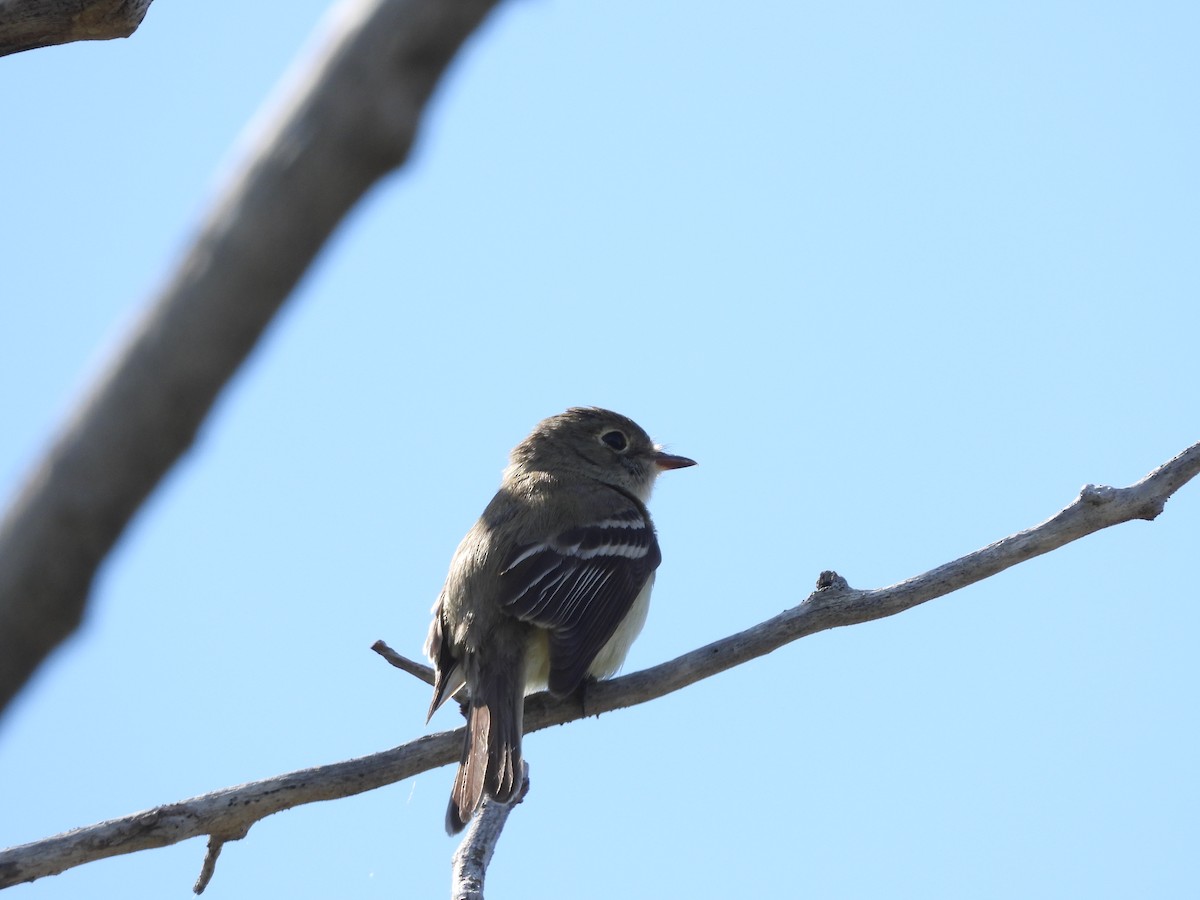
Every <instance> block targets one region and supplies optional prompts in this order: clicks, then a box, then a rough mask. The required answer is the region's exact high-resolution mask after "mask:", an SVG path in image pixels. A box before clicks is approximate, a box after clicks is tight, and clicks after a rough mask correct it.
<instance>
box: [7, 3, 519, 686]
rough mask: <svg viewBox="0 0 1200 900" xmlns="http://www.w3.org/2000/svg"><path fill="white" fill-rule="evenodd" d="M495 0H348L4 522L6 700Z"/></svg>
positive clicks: (61, 628)
mask: <svg viewBox="0 0 1200 900" xmlns="http://www.w3.org/2000/svg"><path fill="white" fill-rule="evenodd" d="M494 3H495V0H344V2H343V3H342V4H340V5H339V7H338V8H335V9H334V10H333V11H332V13H331V15H330V16H329V18H328V22H329V23H330V24H329V25H328V29H329V30H328V33H327V35H326V39H325V41H324V45H323V49H322V51H321V52H320V54H319V55H318V58H317V59H316V61H315V63H314V64H313V65H312V67H311V68H309V69H307V70H305V71H304V72H302V73H300V74H299V75H298V76H291V77H286V78H285V80H284V83H285V84H288V85H291V86H292V87H291V89H290V93H289V94H288V95H286V96H284V97H282V98H281V99H280V102H279V103H278V104H276V106H275V107H274V108H273V109H272V110H270V111H269V112H268V113H267V114H266V115H264V116H263V119H262V121H261V122H260V123H259V124H258V127H257V129H256V131H257V133H258V134H259V135H260V139H259V140H258V142H257V143H256V145H255V147H254V148H253V149H252V150H251V151H250V153H249V156H248V158H246V159H245V160H243V161H242V163H241V164H240V166H238V167H237V168H236V170H235V171H234V173H233V176H232V178H231V179H230V181H229V182H228V184H227V185H226V186H225V187H224V189H223V190H221V191H220V192H219V194H218V196H217V197H216V198H215V200H214V202H213V204H212V206H211V208H210V210H209V211H208V213H207V215H206V216H205V218H204V221H203V222H202V223H201V225H200V228H199V231H198V233H197V234H196V236H195V238H194V239H193V241H192V243H191V247H190V249H189V250H188V251H187V253H186V254H185V255H184V256H183V258H182V260H181V262H180V264H179V266H178V268H177V269H176V270H175V271H174V273H173V274H172V275H171V277H170V279H169V281H168V283H167V284H166V287H165V288H164V289H163V290H162V292H161V294H160V295H159V296H158V297H156V298H154V300H153V302H152V303H151V304H150V306H149V308H148V309H147V311H146V312H145V314H144V315H143V316H142V319H141V321H140V322H139V323H138V324H137V325H136V326H135V328H134V329H133V331H132V333H131V334H130V335H129V336H128V338H127V339H126V340H125V342H124V346H122V347H121V349H120V350H119V351H118V352H117V354H116V355H115V357H114V358H113V360H112V361H111V362H110V364H109V365H108V367H107V369H106V371H105V372H104V373H103V374H102V376H101V377H100V378H99V380H98V382H97V384H96V385H95V386H94V388H93V389H92V390H91V392H90V394H89V395H88V396H86V397H85V398H84V399H83V400H82V402H81V403H80V405H79V407H78V408H77V409H76V410H75V411H74V412H73V413H72V414H71V415H70V416H69V417H68V419H67V421H66V422H65V423H64V424H63V426H62V427H61V430H60V432H59V434H58V436H57V437H56V438H55V440H54V441H53V444H52V446H51V447H50V449H49V450H48V451H47V453H46V454H45V457H44V458H43V459H42V460H41V461H40V462H39V463H37V464H36V465H35V467H34V469H33V471H32V472H31V473H30V474H29V476H28V478H27V479H26V480H25V483H24V485H23V487H22V489H21V490H20V492H19V493H18V495H17V497H16V499H15V501H14V503H13V505H12V507H11V508H10V509H9V511H8V513H7V514H6V515H5V517H4V519H3V521H2V522H0V709H2V708H3V707H4V706H6V705H7V704H8V702H9V700H11V698H12V697H13V696H14V695H15V694H16V692H17V691H18V690H19V689H20V687H21V686H22V685H23V684H24V683H25V681H26V680H27V679H28V678H29V676H30V675H31V674H32V673H33V671H34V670H35V669H36V668H37V666H38V665H39V664H40V663H41V661H42V659H44V658H45V656H46V655H47V654H48V653H49V652H50V651H51V650H53V649H54V647H55V646H57V645H58V644H59V642H61V641H62V640H63V639H64V638H65V637H66V636H67V635H69V634H70V633H71V632H72V631H73V630H74V629H75V627H76V625H77V624H78V622H79V619H80V616H81V615H82V612H83V608H84V603H85V601H86V598H87V594H88V591H89V589H90V587H91V583H92V579H93V577H94V576H95V574H96V570H97V568H98V567H99V565H100V563H101V561H102V560H103V559H104V557H105V555H106V554H107V553H108V551H109V549H110V548H111V547H112V546H113V544H114V543H115V542H116V540H117V538H118V537H119V536H120V535H121V532H122V531H123V530H124V528H125V526H126V524H127V523H128V522H129V520H130V519H131V518H132V516H133V515H134V513H136V512H137V510H138V507H139V506H140V505H141V503H142V501H143V500H144V499H145V498H146V496H147V495H148V494H149V493H150V492H151V491H152V490H153V489H154V487H155V486H156V485H157V484H158V482H159V481H160V480H161V479H162V477H163V476H164V475H165V474H166V472H167V471H168V470H169V469H170V468H171V466H172V465H174V463H175V462H176V461H177V460H178V459H179V458H180V456H181V455H182V454H183V453H184V452H185V451H186V450H187V449H188V447H189V446H190V445H191V443H192V440H193V438H194V437H195V434H196V431H197V429H198V428H199V427H200V424H201V422H202V421H203V420H204V418H205V416H206V415H207V413H208V411H209V409H210V407H211V406H212V404H213V402H214V401H215V400H216V397H217V395H218V393H219V392H220V391H221V389H222V388H223V387H224V386H225V384H226V382H227V381H228V380H229V379H230V378H231V377H232V375H233V374H234V372H235V371H236V370H237V368H238V366H240V365H241V363H242V361H243V360H244V359H245V358H246V356H247V354H249V353H250V351H251V350H252V349H253V348H254V345H255V342H256V341H257V340H258V338H259V337H260V335H261V334H262V332H263V330H264V329H265V328H266V326H267V325H268V323H269V322H270V321H271V318H272V316H274V315H275V313H276V312H277V311H278V310H279V308H280V306H281V305H282V304H283V301H284V300H285V299H286V298H287V296H288V294H289V292H290V291H291V290H292V288H293V287H294V286H295V284H296V282H297V281H298V280H299V279H300V277H301V275H303V274H304V271H305V270H306V269H307V268H308V266H309V264H310V263H311V262H312V260H313V257H314V256H315V255H316V253H317V251H318V250H319V249H320V248H321V245H322V244H323V243H324V241H325V239H326V238H328V237H329V235H330V233H331V232H332V231H333V229H334V228H335V227H336V226H337V224H338V223H339V222H340V221H341V219H342V217H343V216H344V215H345V214H346V212H347V211H348V210H349V209H350V207H351V206H353V204H354V203H355V202H356V201H357V200H358V199H359V198H360V197H361V196H362V195H363V194H364V193H365V192H366V190H367V189H368V188H369V187H370V186H371V185H372V184H373V183H374V182H375V181H376V180H378V179H379V178H380V177H381V176H382V175H384V174H386V173H387V172H389V171H390V170H392V169H394V168H395V167H397V166H398V165H400V164H401V163H402V162H403V161H404V159H405V157H406V156H407V155H408V152H409V149H410V147H411V146H412V143H413V138H414V136H415V134H416V131H417V127H418V125H419V123H420V118H421V114H422V111H423V109H424V107H425V104H426V101H427V100H428V99H429V96H430V94H431V93H432V91H433V89H434V87H435V86H436V84H437V82H438V79H439V78H440V76H441V74H442V72H443V71H444V70H445V68H446V66H447V65H448V64H449V62H450V60H451V58H452V57H453V56H454V54H455V52H456V51H457V50H458V48H459V46H460V45H461V44H462V42H463V41H464V40H465V39H466V38H467V36H468V35H469V34H470V33H471V32H472V30H473V29H474V28H475V27H476V26H477V25H478V24H479V23H480V21H481V20H482V19H483V18H484V17H485V16H486V14H487V13H488V11H489V10H490V9H491V8H492V6H493V5H494Z"/></svg>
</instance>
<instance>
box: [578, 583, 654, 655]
mask: <svg viewBox="0 0 1200 900" xmlns="http://www.w3.org/2000/svg"><path fill="white" fill-rule="evenodd" d="M654 574H655V573H653V572H651V573H650V577H649V578H648V579H647V580H646V584H645V586H644V587H643V588H642V590H641V593H639V594H638V595H637V599H635V600H634V601H633V606H631V607H630V608H629V612H628V613H626V615H625V618H624V619H622V620H621V622H620V624H619V625H617V630H616V631H614V632H613V636H612V637H610V638H609V639H608V642H607V643H606V644H605V645H604V646H603V647H601V648H600V652H599V653H597V654H596V658H595V659H594V660H592V664H591V666H589V667H588V674H589V675H591V676H592V677H593V678H608V677H609V676H610V675H614V674H616V672H617V670H618V669H620V668H621V666H622V665H624V664H625V657H626V656H627V655H628V654H629V648H630V647H632V646H633V642H634V641H635V640H636V639H637V636H638V635H639V634H641V633H642V626H643V625H645V624H646V614H647V613H648V612H649V611H650V591H651V589H653V587H654Z"/></svg>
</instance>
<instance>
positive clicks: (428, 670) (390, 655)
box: [371, 641, 433, 687]
mask: <svg viewBox="0 0 1200 900" xmlns="http://www.w3.org/2000/svg"><path fill="white" fill-rule="evenodd" d="M371 649H372V650H374V651H375V652H376V653H378V654H379V655H380V656H382V657H383V658H384V659H386V660H387V661H388V662H389V663H391V664H392V665H393V666H395V667H396V668H397V669H400V670H401V671H404V672H407V673H408V674H409V675H412V676H413V677H414V678H419V679H420V680H421V681H423V682H425V683H426V684H427V685H429V686H430V687H433V668H432V667H430V666H427V665H425V664H424V663H419V662H416V661H415V660H411V659H409V658H408V657H407V656H401V655H400V654H399V653H397V652H396V651H395V650H393V649H392V648H391V647H389V646H388V645H387V644H385V643H384V642H383V641H376V642H375V643H373V644H372V645H371Z"/></svg>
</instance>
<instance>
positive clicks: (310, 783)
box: [0, 443, 1200, 888]
mask: <svg viewBox="0 0 1200 900" xmlns="http://www.w3.org/2000/svg"><path fill="white" fill-rule="evenodd" d="M1198 473H1200V443H1197V444H1194V445H1192V446H1191V447H1189V448H1188V449H1187V450H1185V451H1184V452H1182V453H1180V454H1179V455H1178V456H1176V457H1175V458H1174V459H1172V460H1170V461H1169V462H1167V463H1164V464H1163V465H1161V466H1159V467H1158V468H1157V469H1155V470H1154V471H1153V472H1151V473H1150V474H1149V475H1147V476H1146V477H1145V478H1143V479H1142V480H1141V481H1139V482H1137V483H1136V484H1134V485H1131V486H1130V487H1126V488H1111V487H1097V486H1095V485H1086V486H1085V487H1084V488H1083V490H1082V491H1080V493H1079V496H1078V497H1077V498H1076V499H1075V500H1074V501H1073V502H1072V503H1071V504H1070V505H1068V506H1067V507H1066V508H1065V509H1063V510H1061V511H1060V512H1058V513H1056V514H1055V515H1053V516H1051V517H1050V518H1049V519H1047V520H1046V521H1045V522H1043V523H1041V524H1040V525H1037V526H1034V527H1033V528H1030V529H1028V530H1026V531H1022V532H1019V533H1017V534H1014V535H1011V536H1009V537H1006V538H1003V539H1002V540H999V541H996V542H995V543H994V544H989V545H988V546H986V547H984V548H983V549H981V550H976V551H975V552H974V553H969V554H967V555H966V556H964V557H961V558H960V559H957V560H955V561H954V562H950V563H947V564H945V565H943V566H939V567H938V568H936V569H932V570H930V571H929V572H926V573H925V574H923V575H918V576H916V577H915V578H910V579H908V580H907V581H902V582H900V583H898V584H894V585H892V586H890V587H886V588H879V589H876V590H855V589H852V588H850V587H849V586H848V585H847V584H846V582H845V581H844V580H843V579H842V578H840V577H839V576H837V575H836V574H835V573H833V572H823V573H821V578H820V580H819V581H818V584H817V589H816V590H815V591H813V593H812V594H810V595H809V597H808V598H807V599H806V600H805V601H804V602H803V603H801V604H800V605H799V606H796V607H794V608H792V609H789V610H787V611H786V612H783V613H781V614H780V615H778V616H775V617H774V618H772V619H768V620H767V621H766V622H763V623H762V624H760V625H756V626H754V627H753V628H749V629H747V630H746V631H743V632H740V633H738V634H735V635H731V636H730V637H727V638H724V639H722V640H719V641H716V642H714V643H712V644H709V645H708V646H706V647H701V648H700V649H698V650H693V651H692V652H690V653H686V654H684V655H683V656H680V657H678V658H676V659H673V660H671V661H670V662H666V663H662V664H661V665H658V666H655V667H653V668H650V669H645V670H643V671H641V672H635V673H633V674H631V675H627V676H625V677H623V678H617V679H614V680H612V681H602V682H599V683H597V684H595V685H592V686H591V687H590V688H589V689H588V696H587V715H597V714H599V713H603V712H609V711H611V710H615V709H621V708H623V707H626V706H633V705H635V704H638V703H645V702H646V701H647V700H654V699H656V698H658V697H661V696H663V695H665V694H669V693H671V692H673V691H677V690H679V689H680V688H683V687H686V686H687V685H689V684H692V683H694V682H696V681H700V680H701V679H704V678H708V677H710V676H712V675H716V674H718V673H719V672H723V671H725V670H726V669H729V668H732V667H733V666H736V665H740V664H741V663H744V662H747V661H748V660H751V659H756V658H757V657H759V656H763V655H765V654H767V653H770V652H771V651H773V650H777V649H778V648H780V647H782V646H783V645H785V644H788V643H790V642H791V641H794V640H797V639H799V638H802V637H805V636H807V635H810V634H815V633H817V632H819V631H825V630H827V629H830V628H836V627H838V626H842V625H854V624H858V623H861V622H869V621H871V620H873V619H879V618H883V617H884V616H891V615H895V614H896V613H899V612H903V611H904V610H906V609H911V608H912V607H914V606H917V605H918V604H921V603H924V602H926V601H928V600H932V599H934V598H935V597H941V596H943V595H944V594H948V593H950V592H951V591H955V590H958V589H959V588H962V587H965V586H967V585H969V584H974V583H975V582H977V581H981V580H982V579H984V578H987V577H989V576H991V575H995V574H996V573H997V572H1001V571H1003V570H1004V569H1007V568H1009V567H1011V566H1015V565H1017V564H1018V563H1021V562H1024V561H1025V560H1028V559H1032V558H1033V557H1035V556H1040V555H1042V554H1043V553H1048V552H1050V551H1051V550H1055V549H1057V548H1058V547H1061V546H1063V545H1064V544H1068V543H1070V542H1071V541H1075V540H1078V539H1079V538H1081V537H1084V536H1086V535H1089V534H1092V533H1094V532H1096V531H1100V530H1102V529H1104V528H1108V527H1110V526H1112V525H1118V524H1120V523H1122V522H1129V521H1132V520H1134V519H1154V518H1156V517H1157V516H1158V514H1159V513H1161V512H1162V510H1163V508H1164V506H1165V504H1166V502H1167V500H1168V499H1169V498H1170V497H1171V496H1172V495H1173V494H1174V493H1175V492H1176V491H1177V490H1179V488H1181V487H1182V486H1183V485H1184V484H1186V483H1187V482H1188V481H1190V480H1191V479H1192V478H1194V477H1196V475H1197V474H1198ZM379 644H382V642H379ZM379 644H377V645H376V647H375V649H376V651H377V652H380V653H381V655H383V656H384V657H385V658H388V653H385V652H384V651H383V650H381V649H380V646H379ZM383 646H384V647H385V648H386V645H383ZM395 655H398V654H395ZM583 715H584V711H583V710H582V709H581V708H580V706H579V704H578V702H577V701H576V700H574V699H568V700H563V701H560V700H556V699H555V698H554V697H552V696H551V695H550V694H545V693H542V694H534V695H533V696H531V697H527V698H526V700H525V730H526V732H532V731H539V730H541V729H543V728H549V727H550V726H551V725H561V724H563V723H565V722H570V721H572V720H574V719H579V718H582V717H583ZM462 741H463V729H461V728H460V729H458V730H456V731H448V732H440V733H438V734H432V735H426V736H424V737H421V738H418V739H416V740H415V741H412V742H410V743H408V744H405V745H404V746H402V747H396V748H395V749H392V750H387V751H384V752H382V753H376V754H373V755H371V756H364V757H361V758H359V759H352V760H348V761H346V762H339V763H333V764H331V765H325V766H318V767H316V768H312V769H303V770H301V771H298V772H291V773H289V774H287V775H280V776H277V777H275V778H269V779H267V780H265V781H256V782H252V783H250V784H244V785H240V786H238V787H233V788H226V789H224V790H220V791H215V792H213V793H211V794H204V795H202V796H200V797H193V798H192V799H190V800H184V801H182V802H180V803H172V804H169V805H166V806H160V807H156V808H155V809H152V810H147V811H145V812H140V813H135V814H133V815H131V816H125V817H123V818H120V819H111V820H109V821H107V822H101V823H99V824H97V825H90V826H87V827H86V828H78V829H76V830H74V831H69V832H66V833H65V834H60V835H56V836H54V837H50V838H45V839H43V840H40V841H34V842H32V843H29V844H23V845H21V846H18V847H12V848H9V849H8V850H4V851H0V888H3V887H8V886H10V885H14V884H20V883H22V882H26V881H33V880H34V879H37V878H42V877H44V876H46V875H55V874H57V873H59V872H62V871H64V870H66V869H69V868H72V867H73V866H78V865H82V864H83V863H87V862H92V861H93V860H97V859H104V858H105V857H109V856H117V855H120V854H123V853H132V852H134V851H137V850H145V849H149V848H151V847H164V846H167V845H168V844H174V843H177V842H179V841H182V840H186V839H188V838H192V837H198V836H200V835H205V834H207V835H210V836H215V837H218V838H219V839H220V841H222V842H223V841H227V840H237V839H238V838H240V837H243V836H245V834H246V832H247V831H248V830H249V828H250V826H251V825H253V824H254V823H255V822H257V821H258V820H259V819H262V818H265V817H266V816H269V815H271V814H272V813H276V812H279V811H280V810H284V809H290V808H292V807H294V806H300V805H302V804H305V803H313V802H315V801H318V800H332V799H335V798H338V797H349V796H352V795H354V794H358V793H362V792H363V791H368V790H372V789H374V788H377V787H383V786H384V785H387V784H392V783H394V782H397V781H400V780H402V779H405V778H409V777H411V776H413V775H416V774H417V773H419V772H424V771H427V770H429V769H433V768H437V767H439V766H444V765H446V764H448V763H452V762H457V761H458V759H459V755H460V753H461V750H462ZM214 861H215V858H214Z"/></svg>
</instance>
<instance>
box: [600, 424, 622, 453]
mask: <svg viewBox="0 0 1200 900" xmlns="http://www.w3.org/2000/svg"><path fill="white" fill-rule="evenodd" d="M600 440H601V441H603V442H604V443H605V444H607V445H608V446H609V447H611V448H612V449H613V450H616V451H617V452H618V453H620V452H621V451H622V450H624V449H625V448H626V447H628V446H629V439H628V438H626V437H625V433H624V432H621V431H617V430H615V429H614V430H613V431H606V432H604V434H602V435H600Z"/></svg>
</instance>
